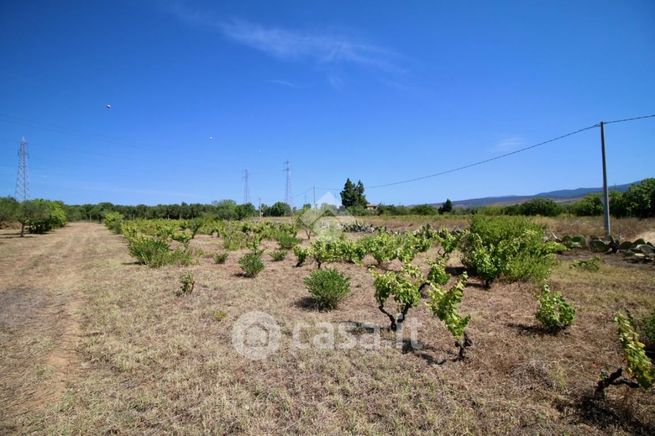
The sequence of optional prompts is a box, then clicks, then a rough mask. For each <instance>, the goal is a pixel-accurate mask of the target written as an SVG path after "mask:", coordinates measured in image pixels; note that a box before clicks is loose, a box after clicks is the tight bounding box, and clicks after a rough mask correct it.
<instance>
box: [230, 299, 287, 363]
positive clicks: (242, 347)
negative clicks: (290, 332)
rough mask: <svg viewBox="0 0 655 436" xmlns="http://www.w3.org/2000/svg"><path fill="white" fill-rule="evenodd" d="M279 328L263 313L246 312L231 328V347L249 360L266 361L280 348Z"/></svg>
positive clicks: (270, 317)
mask: <svg viewBox="0 0 655 436" xmlns="http://www.w3.org/2000/svg"><path fill="white" fill-rule="evenodd" d="M280 336H281V334H280V326H279V325H278V323H277V321H275V319H274V318H273V317H272V316H271V315H269V314H268V313H265V312H259V311H253V312H247V313H245V314H243V315H241V316H240V317H239V319H238V320H237V321H236V323H234V326H233V327H232V345H233V346H234V349H235V350H236V351H237V353H239V354H241V355H242V356H244V357H247V358H248V359H251V360H262V359H266V358H267V357H268V356H270V355H271V354H272V353H275V352H276V351H277V350H278V348H279V346H280Z"/></svg>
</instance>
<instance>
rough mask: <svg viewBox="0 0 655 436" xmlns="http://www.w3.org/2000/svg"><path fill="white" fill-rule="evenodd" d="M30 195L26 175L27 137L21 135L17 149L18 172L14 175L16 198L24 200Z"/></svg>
mask: <svg viewBox="0 0 655 436" xmlns="http://www.w3.org/2000/svg"><path fill="white" fill-rule="evenodd" d="M29 196H30V187H29V179H28V177H27V139H25V137H24V136H23V137H22V138H21V140H20V148H19V149H18V174H17V175H16V200H18V201H25V200H27V198H28V197H29Z"/></svg>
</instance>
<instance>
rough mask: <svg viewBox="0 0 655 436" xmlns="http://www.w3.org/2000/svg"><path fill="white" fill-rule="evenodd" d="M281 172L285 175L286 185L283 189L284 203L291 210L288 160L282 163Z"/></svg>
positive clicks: (289, 166)
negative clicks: (282, 168)
mask: <svg viewBox="0 0 655 436" xmlns="http://www.w3.org/2000/svg"><path fill="white" fill-rule="evenodd" d="M283 171H284V172H285V173H287V183H286V187H285V190H284V202H285V203H286V204H288V205H289V206H290V207H291V208H292V209H293V206H292V205H291V204H292V200H291V165H290V164H289V161H288V160H287V161H285V162H284V170H283Z"/></svg>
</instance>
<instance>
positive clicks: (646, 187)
mask: <svg viewBox="0 0 655 436" xmlns="http://www.w3.org/2000/svg"><path fill="white" fill-rule="evenodd" d="M623 200H624V202H625V205H626V207H627V209H628V214H629V215H630V216H633V217H637V218H648V217H652V216H655V202H654V201H653V200H655V179H653V178H651V179H644V180H642V181H641V182H639V183H635V184H634V185H632V186H630V187H629V188H628V190H627V191H625V193H624V194H623Z"/></svg>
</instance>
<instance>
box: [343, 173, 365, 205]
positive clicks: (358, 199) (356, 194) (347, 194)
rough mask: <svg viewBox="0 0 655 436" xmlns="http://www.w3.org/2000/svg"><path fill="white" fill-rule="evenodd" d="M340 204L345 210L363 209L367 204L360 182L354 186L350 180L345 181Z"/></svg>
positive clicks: (362, 185)
mask: <svg viewBox="0 0 655 436" xmlns="http://www.w3.org/2000/svg"><path fill="white" fill-rule="evenodd" d="M341 204H342V205H343V207H345V208H349V207H362V208H365V207H366V205H367V204H368V202H367V201H366V196H365V195H364V184H363V183H362V181H361V180H359V181H358V182H357V184H354V183H353V182H352V181H351V180H350V179H347V180H346V183H345V184H344V185H343V191H341Z"/></svg>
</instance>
